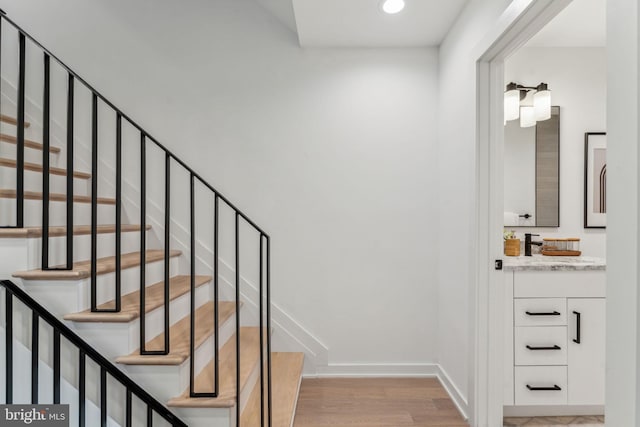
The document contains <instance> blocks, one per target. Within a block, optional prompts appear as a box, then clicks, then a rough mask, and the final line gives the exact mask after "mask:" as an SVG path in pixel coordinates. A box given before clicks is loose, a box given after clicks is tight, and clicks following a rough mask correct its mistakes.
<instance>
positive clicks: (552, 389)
mask: <svg viewBox="0 0 640 427" xmlns="http://www.w3.org/2000/svg"><path fill="white" fill-rule="evenodd" d="M527 388H528V389H529V390H531V391H560V390H562V389H561V388H560V386H558V385H556V384H554V385H553V387H531V386H530V385H529V384H527Z"/></svg>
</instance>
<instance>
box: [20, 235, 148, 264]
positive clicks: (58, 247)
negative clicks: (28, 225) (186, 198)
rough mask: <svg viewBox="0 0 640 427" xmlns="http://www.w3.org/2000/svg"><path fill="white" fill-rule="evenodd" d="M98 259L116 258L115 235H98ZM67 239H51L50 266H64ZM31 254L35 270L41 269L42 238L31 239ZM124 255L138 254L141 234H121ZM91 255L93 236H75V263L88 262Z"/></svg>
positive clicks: (63, 237) (61, 237)
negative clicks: (33, 257)
mask: <svg viewBox="0 0 640 427" xmlns="http://www.w3.org/2000/svg"><path fill="white" fill-rule="evenodd" d="M97 239H98V244H97V249H98V258H102V257H109V256H114V255H115V253H116V248H115V246H116V235H115V233H104V234H98V235H97ZM66 241H67V238H66V237H65V236H58V237H50V238H49V265H50V266H54V265H62V264H65V263H66V262H67V261H66V260H67V257H66V250H67V243H66ZM28 244H29V245H30V246H32V247H31V248H30V252H29V253H31V254H33V255H34V256H35V264H34V265H33V268H40V259H41V254H42V238H41V237H35V238H30V239H29V243H28ZM121 245H122V246H121V248H122V253H123V254H126V253H130V252H137V251H139V250H140V232H139V231H137V232H128V233H121ZM90 254H91V235H90V234H83V235H75V236H73V261H74V262H77V261H84V260H87V259H88V257H89V256H90Z"/></svg>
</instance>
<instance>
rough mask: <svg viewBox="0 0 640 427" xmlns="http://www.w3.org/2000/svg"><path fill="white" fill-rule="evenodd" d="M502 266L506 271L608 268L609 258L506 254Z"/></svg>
mask: <svg viewBox="0 0 640 427" xmlns="http://www.w3.org/2000/svg"><path fill="white" fill-rule="evenodd" d="M502 266H503V268H504V270H506V271H523V270H530V271H531V270H532V271H578V270H606V267H607V260H606V259H604V258H594V257H586V256H575V257H573V256H545V255H533V256H518V257H512V256H505V257H504V258H503V264H502Z"/></svg>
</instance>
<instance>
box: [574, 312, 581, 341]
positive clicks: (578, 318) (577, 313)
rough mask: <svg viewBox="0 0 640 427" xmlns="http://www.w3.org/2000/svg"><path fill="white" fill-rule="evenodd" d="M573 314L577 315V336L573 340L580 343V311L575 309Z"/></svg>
mask: <svg viewBox="0 0 640 427" xmlns="http://www.w3.org/2000/svg"><path fill="white" fill-rule="evenodd" d="M573 314H575V315H576V338H575V339H574V340H573V342H574V343H576V344H580V316H581V315H580V313H579V312H577V311H574V312H573Z"/></svg>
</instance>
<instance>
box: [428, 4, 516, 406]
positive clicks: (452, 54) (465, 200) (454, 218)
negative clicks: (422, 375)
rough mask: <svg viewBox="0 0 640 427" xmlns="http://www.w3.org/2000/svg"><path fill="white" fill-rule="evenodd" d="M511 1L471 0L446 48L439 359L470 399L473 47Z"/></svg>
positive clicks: (443, 61)
mask: <svg viewBox="0 0 640 427" xmlns="http://www.w3.org/2000/svg"><path fill="white" fill-rule="evenodd" d="M509 3H510V1H509V0H483V1H479V0H476V1H471V2H470V3H469V5H468V6H467V7H466V8H465V10H464V11H463V12H462V14H461V15H460V17H459V18H458V20H457V21H456V23H455V25H454V26H453V28H452V29H451V31H450V32H449V34H448V35H447V37H446V38H445V40H444V42H443V43H442V45H441V47H440V56H439V58H440V97H439V103H438V105H439V108H438V111H439V116H438V123H439V128H438V140H439V144H438V176H439V182H440V183H441V185H440V187H439V191H440V210H439V219H438V230H439V233H440V243H439V244H438V249H439V251H438V255H439V256H438V268H439V273H438V277H439V281H438V290H439V293H438V309H439V310H438V313H439V315H438V323H439V326H438V360H439V362H440V364H441V366H442V368H443V369H444V370H445V372H447V373H448V375H449V377H450V378H451V380H452V382H453V383H454V384H455V386H456V387H457V389H458V390H459V393H460V395H461V397H462V399H465V400H467V399H469V398H470V397H471V396H470V393H471V390H470V385H472V378H471V377H470V376H471V375H472V371H471V369H470V364H471V361H472V360H473V348H470V346H469V344H470V343H469V333H470V331H471V330H472V329H471V328H472V327H473V325H472V323H471V322H472V321H473V320H472V319H474V313H473V304H471V303H470V301H472V300H473V299H472V297H473V295H474V292H475V290H474V289H473V287H472V286H471V283H473V276H474V274H475V271H471V267H470V265H471V262H472V260H473V257H474V254H472V253H471V249H470V248H469V247H468V244H467V242H469V241H470V240H471V239H473V236H474V235H475V230H474V229H473V228H472V224H473V222H474V216H475V188H476V183H475V177H476V158H475V155H476V149H475V148H476V147H475V144H476V133H475V130H476V108H475V105H476V104H475V94H476V63H475V58H473V56H472V51H473V49H474V47H475V46H476V44H477V43H478V42H479V41H480V40H481V39H482V37H483V36H484V35H485V34H486V32H487V31H488V30H489V29H490V28H491V26H492V25H493V24H494V23H495V22H496V20H497V19H498V17H499V16H500V14H501V13H502V11H504V9H505V8H506V7H507V5H508V4H509Z"/></svg>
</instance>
